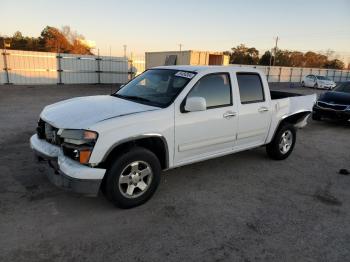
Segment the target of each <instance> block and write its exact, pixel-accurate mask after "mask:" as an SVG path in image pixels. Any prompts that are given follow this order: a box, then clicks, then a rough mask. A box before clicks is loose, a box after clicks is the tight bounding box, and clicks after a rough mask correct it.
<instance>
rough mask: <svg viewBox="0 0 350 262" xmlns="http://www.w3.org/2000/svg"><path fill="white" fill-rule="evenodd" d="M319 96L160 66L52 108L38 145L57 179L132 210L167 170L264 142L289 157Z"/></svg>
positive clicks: (234, 71)
mask: <svg viewBox="0 0 350 262" xmlns="http://www.w3.org/2000/svg"><path fill="white" fill-rule="evenodd" d="M315 100H316V95H307V96H302V95H298V94H293V93H287V92H278V91H270V89H269V86H268V83H267V81H266V77H265V75H264V74H263V73H262V72H260V71H258V70H255V69H252V68H243V67H233V66H231V67H223V66H206V67H202V66H201V67H199V66H164V67H156V68H153V69H150V70H147V71H145V72H144V73H143V74H141V75H139V76H138V77H136V78H135V79H133V80H132V81H130V82H129V83H127V84H126V85H124V86H122V87H121V89H119V91H117V92H116V93H113V94H112V95H100V96H88V97H78V98H72V99H69V100H65V101H62V102H58V103H55V104H53V105H49V106H46V107H45V108H44V110H43V111H42V113H41V115H40V119H39V122H38V127H37V134H35V135H33V136H32V137H31V139H30V144H31V148H32V149H33V150H34V151H35V153H36V155H37V156H38V158H39V159H40V160H44V159H46V160H48V161H49V164H50V165H51V166H52V167H54V170H55V172H52V173H49V174H47V175H48V177H49V179H50V180H51V182H53V183H54V184H55V185H57V186H59V187H62V188H65V189H68V190H70V191H74V192H78V193H82V194H85V195H97V194H98V192H100V191H102V192H104V193H105V195H106V196H107V198H108V199H110V200H111V201H112V202H114V203H115V204H116V205H117V206H119V207H122V208H129V207H133V206H137V205H140V204H142V203H144V202H145V201H147V200H148V199H149V198H150V197H151V196H152V195H153V193H154V192H155V190H156V188H157V186H158V184H159V181H160V175H161V171H162V170H166V169H171V168H175V167H179V166H182V165H187V164H190V163H194V162H198V161H202V160H206V159H210V158H214V157H219V156H223V155H227V154H231V153H235V152H238V151H242V150H246V149H250V148H254V147H259V146H263V145H266V151H267V154H268V155H269V156H270V157H271V158H273V159H278V160H281V159H285V158H286V157H288V156H289V155H290V153H291V152H292V150H293V148H294V145H295V141H296V128H301V127H303V126H304V125H306V121H307V118H308V116H309V114H310V113H311V112H312V107H313V105H314V102H315Z"/></svg>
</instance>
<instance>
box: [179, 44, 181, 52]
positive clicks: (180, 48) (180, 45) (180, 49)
mask: <svg viewBox="0 0 350 262" xmlns="http://www.w3.org/2000/svg"><path fill="white" fill-rule="evenodd" d="M179 47H180V52H181V51H182V44H179Z"/></svg>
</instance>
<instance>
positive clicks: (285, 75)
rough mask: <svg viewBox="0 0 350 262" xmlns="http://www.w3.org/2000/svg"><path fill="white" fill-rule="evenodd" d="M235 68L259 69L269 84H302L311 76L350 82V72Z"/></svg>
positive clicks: (274, 67)
mask: <svg viewBox="0 0 350 262" xmlns="http://www.w3.org/2000/svg"><path fill="white" fill-rule="evenodd" d="M233 66H245V67H246V66H248V67H254V68H256V69H259V70H261V71H263V72H264V73H265V74H266V77H267V81H268V82H300V81H301V80H302V79H303V77H304V76H307V75H310V74H314V75H322V76H326V77H328V78H329V79H331V80H333V81H335V82H344V81H347V80H350V70H335V69H323V68H302V67H280V66H254V65H233Z"/></svg>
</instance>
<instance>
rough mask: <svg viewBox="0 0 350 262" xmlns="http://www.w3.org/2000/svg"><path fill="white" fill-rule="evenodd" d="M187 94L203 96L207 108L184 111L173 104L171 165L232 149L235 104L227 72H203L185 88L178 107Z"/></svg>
mask: <svg viewBox="0 0 350 262" xmlns="http://www.w3.org/2000/svg"><path fill="white" fill-rule="evenodd" d="M188 97H202V98H204V99H205V100H206V104H207V109H206V110H204V111H197V112H186V111H184V109H182V110H181V109H180V106H179V105H176V107H177V108H176V109H175V152H174V158H175V159H174V163H175V165H181V164H182V163H188V162H191V161H196V160H200V159H205V158H210V157H213V156H219V155H220V154H224V153H227V152H230V151H232V150H233V146H234V143H235V137H236V130H237V120H238V117H237V108H236V105H234V104H233V102H232V86H231V78H230V74H229V73H215V74H208V75H205V76H203V77H202V78H201V79H200V80H198V82H197V83H196V84H195V85H194V86H193V88H192V89H191V90H190V91H189V93H188V95H187V97H186V98H185V99H184V101H183V102H182V108H183V104H184V103H185V101H186V99H187V98H188ZM181 111H182V112H181Z"/></svg>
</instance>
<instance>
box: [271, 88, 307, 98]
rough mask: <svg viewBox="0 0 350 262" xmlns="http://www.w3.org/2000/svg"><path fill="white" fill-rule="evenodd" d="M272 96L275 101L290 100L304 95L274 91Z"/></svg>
mask: <svg viewBox="0 0 350 262" xmlns="http://www.w3.org/2000/svg"><path fill="white" fill-rule="evenodd" d="M270 96H271V100H275V99H281V98H288V97H294V96H302V95H301V94H296V93H290V92H284V91H272V90H270Z"/></svg>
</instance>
